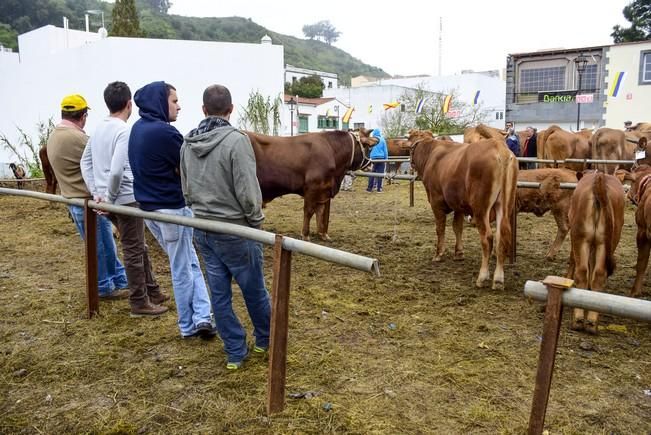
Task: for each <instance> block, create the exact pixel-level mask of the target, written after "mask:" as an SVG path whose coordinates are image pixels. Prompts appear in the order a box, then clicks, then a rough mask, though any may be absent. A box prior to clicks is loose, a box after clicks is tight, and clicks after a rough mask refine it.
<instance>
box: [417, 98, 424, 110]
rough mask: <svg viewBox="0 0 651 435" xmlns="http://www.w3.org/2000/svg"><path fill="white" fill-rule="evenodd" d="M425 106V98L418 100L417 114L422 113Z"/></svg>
mask: <svg viewBox="0 0 651 435" xmlns="http://www.w3.org/2000/svg"><path fill="white" fill-rule="evenodd" d="M424 105H425V98H421V99H420V100H418V103H417V104H416V113H420V112H422V111H423V106H424Z"/></svg>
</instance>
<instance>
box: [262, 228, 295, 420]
mask: <svg viewBox="0 0 651 435" xmlns="http://www.w3.org/2000/svg"><path fill="white" fill-rule="evenodd" d="M291 265H292V252H291V251H287V250H285V249H283V236H280V235H276V242H275V244H274V263H273V284H272V293H271V337H270V339H271V342H270V347H269V378H268V382H267V414H272V413H275V412H280V411H282V410H283V409H284V408H285V373H286V370H287V332H288V323H289V322H288V320H289V286H290V278H291Z"/></svg>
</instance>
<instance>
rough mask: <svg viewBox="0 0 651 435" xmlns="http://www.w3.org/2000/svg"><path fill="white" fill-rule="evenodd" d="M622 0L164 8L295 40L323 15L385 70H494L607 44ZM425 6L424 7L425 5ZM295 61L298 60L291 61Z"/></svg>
mask: <svg viewBox="0 0 651 435" xmlns="http://www.w3.org/2000/svg"><path fill="white" fill-rule="evenodd" d="M629 3H630V0H603V1H595V0H542V1H541V0H537V1H532V0H519V1H518V0H493V1H482V0H476V1H470V0H447V1H445V2H438V1H429V2H422V1H416V0H399V1H392V2H390V3H385V2H378V1H373V2H370V1H367V0H361V1H351V0H346V1H344V0H330V1H325V2H318V3H317V2H308V1H297V0H275V1H269V0H239V1H238V0H233V1H230V2H224V1H216V0H172V8H171V9H170V11H169V13H171V14H178V15H187V16H198V17H229V16H239V17H244V18H251V19H252V20H253V21H255V22H256V23H258V24H260V25H262V26H264V27H266V28H268V29H270V30H273V31H274V32H278V33H282V34H286V35H292V36H296V37H299V38H303V37H304V35H303V32H302V27H303V25H305V24H313V23H315V22H317V21H320V20H329V21H330V22H331V23H332V24H333V25H334V26H335V28H336V29H337V30H339V31H340V32H341V33H342V35H341V37H340V39H339V41H337V42H336V43H335V44H334V45H336V46H337V47H339V48H341V49H343V50H345V51H347V52H348V53H350V54H351V55H353V56H354V57H356V58H358V59H360V60H362V61H363V62H365V63H368V64H371V65H374V66H378V67H380V68H382V69H384V70H385V71H386V72H388V73H389V74H392V75H395V74H402V75H412V74H432V75H436V73H437V72H438V57H439V48H438V47H439V42H438V40H439V17H442V18H443V50H442V57H443V62H442V73H443V74H453V73H457V72H459V71H461V70H462V69H474V70H476V71H479V70H485V69H502V68H504V67H505V64H506V55H507V54H509V53H522V52H529V51H536V50H540V49H546V48H557V47H566V48H573V47H583V46H586V47H587V46H593V45H602V44H610V43H612V39H611V37H610V36H609V35H610V33H611V32H612V27H613V26H614V25H615V24H620V25H628V22H627V21H626V20H625V19H624V16H623V14H622V9H623V8H624V6H626V5H627V4H629ZM425 5H427V6H425ZM295 66H298V67H300V66H301V65H295Z"/></svg>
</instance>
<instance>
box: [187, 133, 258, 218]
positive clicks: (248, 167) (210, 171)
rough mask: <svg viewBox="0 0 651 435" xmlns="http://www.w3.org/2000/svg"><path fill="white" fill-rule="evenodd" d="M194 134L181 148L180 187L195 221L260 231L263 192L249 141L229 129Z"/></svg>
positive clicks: (241, 134)
mask: <svg viewBox="0 0 651 435" xmlns="http://www.w3.org/2000/svg"><path fill="white" fill-rule="evenodd" d="M193 133H195V132H194V131H193V132H192V133H190V134H189V135H187V136H186V137H185V140H184V142H183V146H182V147H181V187H182V188H183V195H184V196H185V202H186V203H187V205H188V206H190V207H192V211H193V212H194V214H195V215H196V216H197V217H201V218H207V219H214V220H218V221H222V222H228V223H233V224H239V225H245V226H250V227H253V228H259V227H260V226H261V225H262V222H263V221H264V214H263V213H262V192H261V191H260V184H259V182H258V178H257V176H256V165H255V154H254V153H253V146H252V145H251V141H250V140H249V137H248V136H247V135H245V134H244V133H242V132H241V131H239V130H237V129H236V128H234V127H231V126H229V125H228V126H223V127H218V128H214V129H212V130H210V131H207V132H205V133H200V134H195V135H193Z"/></svg>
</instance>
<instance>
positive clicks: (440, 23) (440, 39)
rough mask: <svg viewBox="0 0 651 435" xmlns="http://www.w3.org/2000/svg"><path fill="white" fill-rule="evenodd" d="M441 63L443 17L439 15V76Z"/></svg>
mask: <svg viewBox="0 0 651 435" xmlns="http://www.w3.org/2000/svg"><path fill="white" fill-rule="evenodd" d="M442 63H443V17H439V77H440V76H441V64H442Z"/></svg>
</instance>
